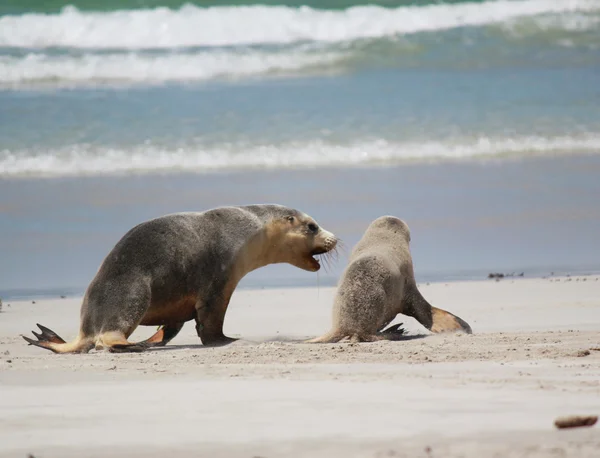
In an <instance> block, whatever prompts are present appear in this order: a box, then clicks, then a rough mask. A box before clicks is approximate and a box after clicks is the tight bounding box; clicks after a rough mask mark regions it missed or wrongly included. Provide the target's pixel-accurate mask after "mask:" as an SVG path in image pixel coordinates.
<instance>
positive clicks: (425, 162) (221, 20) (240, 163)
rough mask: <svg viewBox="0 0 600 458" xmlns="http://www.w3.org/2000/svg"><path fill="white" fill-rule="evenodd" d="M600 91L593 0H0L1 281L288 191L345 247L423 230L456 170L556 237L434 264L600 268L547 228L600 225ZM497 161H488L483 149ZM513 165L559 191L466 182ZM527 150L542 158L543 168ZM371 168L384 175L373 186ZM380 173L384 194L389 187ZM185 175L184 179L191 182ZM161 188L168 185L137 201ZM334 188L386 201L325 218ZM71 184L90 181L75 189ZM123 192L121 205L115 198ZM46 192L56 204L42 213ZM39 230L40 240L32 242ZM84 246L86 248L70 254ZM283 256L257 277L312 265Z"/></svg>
mask: <svg viewBox="0 0 600 458" xmlns="http://www.w3.org/2000/svg"><path fill="white" fill-rule="evenodd" d="M599 106H600V0H573V1H569V2H566V1H564V2H563V1H555V0H494V1H489V2H457V1H454V2H421V1H412V2H407V1H394V2H386V1H381V2H375V3H370V4H369V5H361V4H359V3H358V2H349V1H345V2H342V1H335V0H331V1H329V2H312V3H311V2H302V4H301V5H300V3H298V2H295V1H290V2H261V4H254V3H250V2H228V3H222V2H218V3H217V2H212V3H209V2H185V3H183V2H178V1H176V0H173V1H171V2H164V1H163V2H158V1H156V2H155V1H134V0H132V1H125V2H124V1H119V2H116V1H114V2H100V1H80V2H78V3H75V4H73V5H69V6H66V7H63V6H62V3H61V2H40V1H37V2H35V1H31V2H27V1H19V2H16V1H12V2H11V1H9V2H2V6H1V7H0V190H1V192H2V198H1V200H0V237H1V238H2V245H1V246H2V251H0V256H1V257H2V259H3V260H5V259H7V260H8V262H2V263H0V291H6V290H17V289H20V290H23V289H25V290H31V289H36V288H38V289H39V288H45V289H52V290H54V288H58V290H60V288H67V287H68V288H75V289H77V288H80V289H81V288H83V287H84V286H85V285H86V284H87V282H88V281H89V280H90V279H91V277H92V276H93V274H94V272H95V270H96V268H97V266H98V264H99V262H100V261H101V259H102V254H105V253H106V252H107V251H108V249H110V245H111V243H114V242H115V241H116V240H118V237H117V235H118V234H122V233H124V232H125V231H126V230H127V229H128V227H126V226H127V225H133V224H135V223H137V222H139V221H140V219H143V218H146V217H152V216H157V215H159V214H162V213H163V212H170V211H175V210H178V209H182V208H183V207H185V209H187V210H191V209H198V210H202V209H205V208H208V207H210V206H213V205H220V204H225V203H227V204H235V203H248V201H247V198H248V197H249V196H254V197H255V199H258V200H259V201H271V202H273V201H277V202H280V203H283V204H287V203H291V202H293V203H294V205H296V206H298V207H300V208H302V209H303V210H305V211H307V212H308V213H311V214H312V213H315V212H316V213H317V215H315V216H321V219H322V218H323V217H328V216H329V215H330V214H335V215H337V216H336V217H335V218H333V219H332V220H330V221H329V224H325V223H324V225H326V226H327V225H329V226H332V225H333V226H336V225H338V223H339V221H342V220H344V217H343V215H345V214H348V213H349V212H357V214H358V216H357V220H356V222H355V223H353V224H352V229H351V230H346V227H345V226H343V225H341V226H340V225H338V226H337V230H338V232H339V231H341V233H342V234H345V235H344V236H345V237H346V238H348V239H349V241H350V242H352V241H353V240H354V241H355V240H356V239H357V238H358V236H359V235H360V232H361V231H362V230H364V227H366V224H367V223H368V221H369V219H370V218H374V217H376V216H379V215H378V214H375V213H373V212H372V211H371V208H377V209H378V212H383V213H394V214H397V216H400V217H404V218H406V219H407V220H408V222H409V224H410V223H411V221H410V220H409V217H410V218H415V217H416V218H417V220H416V222H415V224H416V227H417V228H418V229H419V230H424V229H423V227H424V226H420V223H419V221H420V219H419V218H424V217H423V215H420V214H417V213H414V212H413V211H412V210H411V209H412V208H413V206H414V208H421V207H422V208H424V209H425V210H423V211H425V212H429V213H430V215H429V217H428V218H429V219H430V220H436V216H435V215H436V214H440V212H444V211H445V210H444V209H445V208H447V207H448V205H449V203H448V202H447V201H446V200H445V199H444V198H443V197H444V191H443V187H439V184H440V183H442V182H445V180H450V181H451V182H454V181H455V182H456V183H457V186H458V187H459V189H460V190H461V194H460V198H461V199H466V200H467V201H469V202H471V200H470V199H471V197H469V198H467V196H471V194H472V193H475V194H473V195H472V198H479V197H481V198H482V199H484V201H485V199H488V198H492V197H493V200H494V202H504V205H505V207H506V212H507V214H509V215H512V214H513V213H511V211H512V210H511V209H513V210H514V209H516V208H519V213H518V214H519V215H521V214H522V213H523V212H526V211H527V208H529V209H530V211H531V215H533V216H531V218H532V221H533V222H532V224H533V226H532V227H535V228H536V230H540V231H541V230H542V228H543V231H544V232H547V233H548V245H545V244H543V243H542V244H534V243H524V242H523V244H522V245H523V246H520V245H521V244H520V243H519V239H518V236H517V235H515V237H516V238H514V239H512V240H511V241H510V243H512V244H513V245H514V244H515V243H517V245H519V250H518V252H514V251H512V250H511V249H510V246H511V245H510V244H509V241H508V240H505V239H503V238H502V236H501V235H500V233H499V232H492V233H490V234H488V235H487V236H488V237H492V239H493V240H497V241H498V245H497V246H494V245H492V249H490V250H489V251H481V253H482V254H481V256H478V257H467V258H465V259H464V260H463V261H461V262H442V263H441V265H438V261H436V258H435V256H433V255H425V254H423V253H425V251H418V253H421V254H420V255H421V256H423V260H422V262H417V266H418V270H419V272H421V273H422V274H423V275H426V276H427V278H433V277H436V275H437V277H436V278H454V277H455V276H457V277H461V275H462V276H464V275H467V273H468V272H471V273H470V274H468V275H474V276H475V277H478V276H481V275H483V274H484V271H485V270H486V269H492V270H493V269H496V268H501V267H502V266H505V267H506V268H507V269H515V270H518V269H525V268H530V269H534V270H535V271H537V272H543V271H545V270H548V271H550V270H551V269H559V268H561V269H567V270H569V269H577V268H578V266H579V267H581V269H590V268H599V267H600V261H598V262H597V263H594V262H593V260H594V259H600V256H597V255H595V254H593V253H594V252H593V251H589V250H583V249H579V248H581V247H580V245H577V247H579V248H577V249H573V250H571V251H570V252H567V251H556V250H555V249H554V245H551V244H550V241H552V243H555V241H556V240H559V237H558V234H560V235H564V233H565V231H567V230H573V231H576V232H577V233H580V234H592V233H593V230H595V229H597V227H598V225H597V224H598V218H599V217H598V215H596V213H595V212H594V211H593V209H592V210H591V209H590V208H591V207H588V206H583V207H581V208H580V205H583V203H582V202H586V204H585V205H588V203H589V202H588V200H589V199H591V197H590V196H592V197H593V196H594V194H593V193H598V192H599V191H598V188H597V186H596V187H594V186H595V185H594V182H595V180H596V179H597V180H598V181H600V173H599V172H598V168H597V159H596V157H597V156H596V155H597V154H598V153H599V152H600V109H599V108H598V107H599ZM490 161H491V163H493V164H495V165H494V167H493V168H491V169H488V168H485V169H479V168H478V166H474V164H488V163H490ZM581 161H583V164H586V166H582V165H581V164H582V162H581ZM519 164H520V166H521V167H522V170H523V171H524V172H523V173H520V174H519V176H520V177H521V179H522V180H524V181H525V182H527V181H528V180H530V179H531V180H534V179H535V180H538V179H540V180H542V182H543V183H544V184H543V186H545V187H547V192H540V193H539V195H537V197H536V200H535V201H532V202H528V201H527V200H526V198H525V196H526V195H527V194H526V191H522V194H519V195H518V196H517V195H515V194H514V186H515V182H506V183H503V182H502V181H500V182H498V183H497V186H496V187H495V188H494V189H493V190H490V189H488V188H485V187H484V188H481V187H478V185H477V183H474V182H472V181H470V180H469V179H467V178H466V177H468V176H469V173H473V174H476V173H479V172H478V171H479V170H486V173H487V174H488V175H486V176H487V177H488V179H489V180H493V179H494V176H495V175H494V174H498V176H506V177H508V176H512V175H510V174H511V173H517V170H518V167H519ZM558 164H560V166H558ZM569 164H578V166H577V167H575V166H573V167H571V166H569ZM414 167H416V168H414ZM473 167H474V168H473ZM536 167H542V169H543V170H546V171H548V172H547V173H552V175H551V176H544V177H543V179H541V178H539V177H538V178H536V177H537V175H538V174H539V172H537V171H536ZM367 170H368V175H369V176H370V177H372V178H371V179H370V180H367V182H366V183H364V186H365V187H366V188H361V185H362V184H363V183H361V176H362V174H363V173H364V174H367ZM406 170H413V171H415V170H417V171H419V175H418V176H419V177H422V179H421V180H416V181H414V180H413V181H412V185H411V186H412V187H411V188H406V187H403V186H404V184H403V183H404V181H405V180H406V176H405V175H404V173H405V171H406ZM540 170H541V169H540ZM525 172H526V173H525ZM263 173H267V174H268V175H267V176H268V177H290V178H289V179H290V180H292V182H293V183H294V186H301V190H298V194H294V193H293V192H291V191H290V193H287V192H286V193H285V194H282V189H281V188H282V182H281V180H278V179H275V178H273V179H266V178H264V176H263V175H261V174H263ZM390 173H392V176H397V179H398V180H399V182H398V183H397V184H395V181H394V179H390V178H389V175H387V174H390ZM415 173H416V172H415ZM190 174H191V175H190ZM288 174H292V175H288ZM394 174H395V175H394ZM507 174H508V175H507ZM365 176H366V175H365ZM132 177H134V178H132ZM183 177H186V178H185V179H184V178H183ZM223 177H226V178H223ZM330 177H332V178H330ZM333 177H343V178H339V179H335V178H333ZM378 177H379V178H378ZM385 177H388V178H385ZM379 179H381V180H385V182H386V184H387V186H388V187H391V189H386V192H384V191H383V190H382V189H380V188H379V187H378V186H377V181H378V180H379ZM114 180H116V181H114ZM128 180H134V181H133V182H134V183H138V184H139V186H140V188H141V189H143V190H144V191H143V192H142V194H136V192H134V191H133V190H132V189H130V187H129V186H127V185H126V184H125V183H127V182H128ZM179 180H183V181H184V182H185V183H188V187H187V188H186V189H185V194H184V196H181V195H180V192H181V189H179V188H178V187H177V185H176V184H175V183H178V182H179ZM222 180H227V181H226V185H223V182H222ZM346 180H353V181H352V183H347V182H346ZM263 181H264V182H263ZM509 181H510V180H509ZM205 182H210V183H213V187H212V189H215V192H214V193H212V192H211V191H210V189H207V188H206V187H205V186H204V183H205ZM154 183H156V185H157V186H159V189H158V190H156V192H155V193H152V195H154V196H155V198H156V199H157V200H156V201H155V202H150V201H148V202H147V201H145V200H144V197H143V196H144V195H146V194H148V193H150V191H149V190H151V189H152V187H153V184H154ZM194 183H196V186H197V188H194ZM558 183H561V184H560V186H559V184H558ZM579 183H584V184H585V186H583V187H581V186H579ZM461 184H462V187H461ZM113 185H114V186H116V187H117V188H118V189H119V190H120V191H119V194H118V195H115V194H114V193H112V192H111V186H113ZM575 187H576V189H577V191H576V195H577V196H579V197H578V199H574V200H568V201H564V202H562V203H561V206H560V208H562V210H561V211H563V213H564V212H567V213H568V214H571V213H569V212H575V213H576V214H579V213H577V212H586V213H585V214H587V215H588V217H587V218H575V217H573V218H575V219H569V220H568V221H569V222H568V223H567V222H562V220H559V221H555V222H554V223H553V224H545V223H543V222H544V221H546V220H545V219H544V218H546V216H544V217H543V216H539V215H538V217H536V216H535V215H536V214H537V213H536V211H537V209H539V208H541V207H544V208H545V206H547V208H549V209H551V208H552V205H553V202H556V201H557V200H560V199H562V198H561V197H560V196H561V195H564V193H567V195H571V194H569V193H570V192H571V190H573V189H575ZM257 188H258V189H260V190H261V192H255V190H256V189H257ZM395 188H397V189H395ZM430 188H433V189H436V190H438V194H436V193H435V192H434V193H433V194H431V193H430V192H429V191H428V190H429V189H430ZM559 190H560V193H563V194H560V193H559ZM292 191H293V190H292ZM395 191H397V192H398V193H400V194H401V196H402V199H405V198H406V194H409V198H410V199H411V202H410V205H409V206H399V205H397V203H396V202H395V200H394V197H393V196H394V195H395ZM329 192H331V193H337V194H336V195H338V194H339V195H350V196H353V198H355V199H357V200H358V201H360V200H361V196H362V195H363V193H365V192H367V194H368V195H369V196H370V197H369V199H370V200H369V202H371V203H372V202H379V203H380V205H377V206H375V207H373V205H372V204H357V203H355V202H353V200H352V198H350V199H341V200H339V201H338V202H337V204H336V205H335V211H334V210H332V209H331V208H329V209H328V210H327V211H323V212H322V213H319V212H321V211H322V210H321V199H322V195H323V194H325V195H328V194H329ZM573 192H575V191H573ZM80 193H81V194H82V196H85V198H83V197H82V200H77V199H75V200H72V198H73V196H71V194H75V195H78V194H80ZM104 193H108V195H110V196H111V197H110V198H104V197H102V196H103V194H104ZM205 193H209V194H211V195H210V198H204V197H202V196H199V197H198V203H197V205H194V201H193V199H191V197H190V196H193V195H196V194H198V195H200V194H205ZM440 193H441V194H440ZM426 196H429V197H426ZM582 196H583V197H582ZM121 199H123V200H125V201H126V202H129V207H128V208H127V211H126V215H125V216H127V215H130V216H131V217H130V218H125V217H123V215H122V214H120V213H118V212H117V209H119V208H120V206H119V205H120V200H121ZM515 199H517V200H515ZM523 199H525V200H524V201H523ZM37 200H39V202H43V210H44V212H46V211H47V212H48V215H53V214H56V215H58V216H57V217H56V218H54V217H52V216H48V217H46V216H44V217H41V216H40V214H39V212H40V207H37V206H36V205H33V204H32V202H35V201H37ZM97 202H102V204H101V206H100V207H98V205H100V204H97ZM183 202H185V205H183ZM523 202H525V208H523V207H522V205H523ZM494 205H495V206H497V205H498V204H497V203H496V204H494ZM527 205H530V207H527ZM138 208H143V209H145V210H144V211H141V212H138V211H136V209H138ZM102 209H104V210H106V213H103V211H104V210H102ZM486 211H487V210H486V207H485V205H475V204H474V203H472V205H470V206H468V207H465V208H464V209H463V216H464V217H465V218H466V219H467V220H469V221H471V220H473V221H477V220H478V218H480V217H483V216H482V215H484V214H485V212H486ZM44 215H45V213H44ZM98 215H103V216H102V218H101V221H99V220H98V218H99V216H98ZM513 216H514V215H513ZM80 218H81V219H83V220H84V221H88V219H89V221H93V222H94V223H93V225H92V226H90V225H86V224H84V225H83V226H77V225H76V226H75V227H79V229H78V230H80V232H79V233H78V238H77V240H78V242H77V243H76V242H75V240H73V239H71V237H70V236H69V234H70V233H71V231H72V230H75V229H74V226H73V224H74V223H73V220H76V221H78V220H79V219H80ZM519 218H521V217H519ZM536 218H538V219H536ZM425 219H427V218H425ZM444 221H445V220H444ZM573 221H575V222H573ZM442 226H443V225H442ZM442 226H439V227H438V226H436V227H435V228H433V229H428V230H433V232H432V233H431V234H430V236H429V238H425V240H426V241H427V244H431V243H433V241H435V240H436V239H439V238H440V237H441V238H443V235H444V234H445V229H444V228H443V227H442ZM525 232H526V233H527V234H528V237H529V236H531V235H532V234H533V233H532V232H527V231H525ZM476 236H477V232H474V233H473V234H471V239H472V240H475V239H477V237H476ZM97 237H99V238H97ZM590 237H591V236H590ZM575 238H577V237H573V239H575ZM99 240H100V241H101V242H100V241H99ZM477 240H479V239H477ZM524 240H525V238H524ZM541 240H544V239H543V238H542V239H541ZM579 240H580V241H581V243H584V242H585V243H587V242H590V241H591V239H590V238H589V237H588V235H586V236H584V237H583V238H581V237H580V238H579ZM53 243H56V245H53ZM573 243H575V242H573ZM36 244H43V246H44V247H45V248H44V250H42V251H36V250H33V251H32V250H30V249H29V247H31V246H36ZM350 245H351V243H350ZM455 246H456V248H455V249H456V253H462V252H464V251H465V249H468V248H469V244H468V241H465V240H463V241H462V242H461V243H458V244H456V245H455ZM15 247H17V248H15ZM74 247H77V248H74ZM75 249H76V251H77V253H75V254H76V256H75V254H73V256H74V257H73V256H71V255H67V254H65V257H64V259H63V258H62V257H61V255H60V253H72V251H73V250H75ZM417 250H422V248H417ZM44 253H45V254H44ZM430 253H433V252H430ZM549 253H550V255H549ZM552 253H554V254H555V256H553V255H552ZM590 253H592V254H590ZM448 256H450V255H448ZM445 259H450V260H452V259H456V257H455V258H452V257H451V256H450V257H448V258H445ZM461 259H462V258H461ZM53 260H56V264H57V266H56V267H55V268H53V267H52V265H53ZM499 261H501V262H499ZM17 264H18V265H19V266H21V267H19V268H15V266H16V265H17ZM342 264H343V262H342ZM342 267H343V265H342ZM269 272H271V271H269ZM276 272H280V271H279V270H277V271H276ZM281 272H283V273H282V274H281V275H279V274H273V273H271V274H264V276H262V277H261V276H260V275H259V276H258V277H257V280H256V281H257V282H259V283H260V282H264V281H267V280H268V279H269V278H271V277H272V278H276V279H277V281H276V283H277V282H279V284H281V282H283V283H286V282H288V283H292V284H298V282H301V281H304V280H301V279H302V278H305V279H307V278H308V277H302V275H300V276H298V275H297V273H296V272H295V271H294V270H286V269H284V270H282V271H281ZM336 272H338V271H335V270H334V271H333V272H332V273H331V275H330V278H331V281H333V280H334V279H335V277H336V275H337V274H336ZM257 275H258V274H257ZM326 277H327V276H326V275H325V274H324V275H323V278H322V280H323V281H325V280H324V279H325V278H326ZM311 278H312V277H311ZM294 282H296V283H294Z"/></svg>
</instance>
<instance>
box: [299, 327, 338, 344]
mask: <svg viewBox="0 0 600 458" xmlns="http://www.w3.org/2000/svg"><path fill="white" fill-rule="evenodd" d="M344 337H345V335H344V334H341V333H340V332H338V331H335V330H333V331H329V332H328V333H327V334H324V335H322V336H321V337H315V338H314V339H310V340H307V341H306V343H336V342H339V341H340V340H342V339H343V338H344Z"/></svg>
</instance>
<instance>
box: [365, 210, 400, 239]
mask: <svg viewBox="0 0 600 458" xmlns="http://www.w3.org/2000/svg"><path fill="white" fill-rule="evenodd" d="M369 232H385V233H387V234H389V235H391V234H395V235H399V236H400V237H403V238H404V239H405V240H406V241H407V242H410V229H409V227H408V224H406V223H405V222H404V221H402V220H401V219H400V218H396V217H395V216H380V217H379V218H377V219H376V220H375V221H373V222H372V223H371V224H370V225H369V227H368V228H367V233H369Z"/></svg>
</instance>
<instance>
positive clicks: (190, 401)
mask: <svg viewBox="0 0 600 458" xmlns="http://www.w3.org/2000/svg"><path fill="white" fill-rule="evenodd" d="M420 288H421V291H422V292H423V294H424V295H425V297H426V298H427V299H428V300H430V301H431V302H432V303H433V304H435V305H437V306H438V307H442V308H446V309H448V310H450V311H452V312H453V313H456V314H457V315H459V316H461V317H462V318H464V319H465V320H466V321H468V322H469V323H470V324H471V326H472V327H473V330H474V334H473V335H431V334H430V333H428V332H427V331H426V330H425V329H424V328H423V327H421V326H420V325H419V324H418V323H416V322H415V321H414V320H413V319H411V318H407V317H403V319H402V320H398V321H401V322H403V323H404V324H405V326H406V328H407V330H408V332H407V338H406V339H405V340H403V341H400V342H378V343H369V344H351V343H340V344H322V345H310V344H304V343H302V342H301V340H302V339H305V338H307V337H312V336H315V335H319V334H321V333H323V332H325V331H326V330H327V329H328V327H329V324H330V313H331V303H332V297H333V294H334V292H335V290H334V289H333V288H301V289H268V290H267V289H265V290H238V291H237V292H236V293H235V295H234V298H233V300H232V303H231V305H230V308H229V312H228V315H227V319H226V326H225V331H226V333H227V334H228V335H231V336H235V337H241V340H239V341H237V342H235V343H234V344H231V345H229V346H227V347H222V348H204V347H202V346H201V345H200V342H199V339H198V338H197V337H196V335H195V330H194V326H193V325H192V323H189V324H188V325H186V327H184V329H183V331H182V332H181V334H180V335H179V336H178V337H177V338H176V339H174V340H173V341H172V342H171V344H169V345H168V346H167V347H165V348H162V349H156V350H153V351H149V352H146V353H143V354H118V355H117V354H110V353H106V352H92V353H90V354H87V355H54V354H52V353H50V352H46V351H43V350H41V349H39V348H34V347H29V346H27V345H26V344H25V342H24V341H23V340H22V339H21V338H20V337H19V334H20V333H28V332H29V330H31V329H34V326H35V323H36V322H38V323H42V324H44V325H46V326H48V327H50V328H51V329H53V330H55V331H56V332H57V333H58V334H60V335H61V336H62V337H64V338H66V339H71V338H73V337H74V336H75V335H76V333H77V327H78V320H79V305H80V298H66V299H60V298H58V299H47V300H36V303H35V304H33V303H31V301H23V302H10V301H5V303H4V310H3V312H2V313H0V457H25V456H26V455H27V454H28V453H31V454H33V455H34V456H35V457H36V458H41V457H88V456H89V457H91V456H94V457H96V456H97V457H106V456H111V457H112V456H117V457H138V456H139V457H142V456H143V457H164V456H168V457H169V458H171V457H188V456H189V457H191V456H194V457H196V456H207V457H208V456H210V457H248V458H251V457H258V456H260V457H266V458H270V457H388V456H396V457H403V456H406V457H419V456H422V457H493V456H498V457H500V456H502V457H546V456H548V457H563V456H569V457H593V456H600V427H598V425H596V426H594V427H590V428H579V429H573V430H561V431H559V430H556V429H555V428H554V426H553V421H554V419H555V418H556V417H558V416H562V415H571V414H582V415H583V414H596V415H598V414H600V277H598V276H593V275H591V276H583V277H572V278H565V277H563V278H546V279H511V278H508V279H504V280H501V281H493V280H486V281H480V282H456V283H435V284H434V283H432V284H421V285H420ZM7 303H10V306H8V304H7ZM152 332H153V330H152V329H150V328H140V329H139V330H138V331H136V333H135V334H134V336H133V338H132V340H137V339H141V338H143V337H145V336H147V335H149V334H151V333H152Z"/></svg>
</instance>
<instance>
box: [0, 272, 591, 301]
mask: <svg viewBox="0 0 600 458" xmlns="http://www.w3.org/2000/svg"><path fill="white" fill-rule="evenodd" d="M521 272H523V273H524V275H520V273H521ZM498 273H500V274H502V275H503V277H502V278H498V279H496V278H493V277H489V275H494V274H498ZM589 277H600V269H584V268H581V269H565V270H559V269H557V270H554V271H551V272H545V273H542V272H536V273H534V274H531V275H529V276H528V275H527V273H526V271H522V270H517V271H513V272H496V271H490V272H488V274H486V276H485V277H482V276H481V275H475V274H454V275H450V274H446V275H436V274H430V275H427V274H424V275H421V276H420V277H419V278H422V279H421V280H418V281H417V285H419V286H422V285H424V284H427V285H429V284H442V283H464V282H472V283H477V282H489V281H509V280H510V281H515V280H518V281H520V280H552V279H554V280H557V281H561V279H564V280H566V279H568V278H573V279H575V278H586V279H587V278H589ZM90 281H91V279H90ZM338 281H339V277H333V276H327V277H325V278H323V277H321V278H319V279H313V280H307V279H294V278H291V279H287V278H286V279H283V280H282V281H275V282H270V283H269V282H265V281H264V279H254V280H253V281H250V282H244V280H243V279H242V282H240V284H239V285H238V286H237V288H236V291H260V290H280V289H283V290H288V289H318V288H336V287H337V282H338ZM586 281H587V280H586ZM86 288H87V285H86V286H85V287H83V288H75V287H73V288H71V287H58V288H40V289H35V290H27V289H24V288H15V289H5V290H0V299H1V300H2V301H3V302H4V303H10V302H22V301H29V300H55V299H65V298H70V299H72V298H82V297H83V295H84V294H85V290H86ZM8 301H10V302H8Z"/></svg>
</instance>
